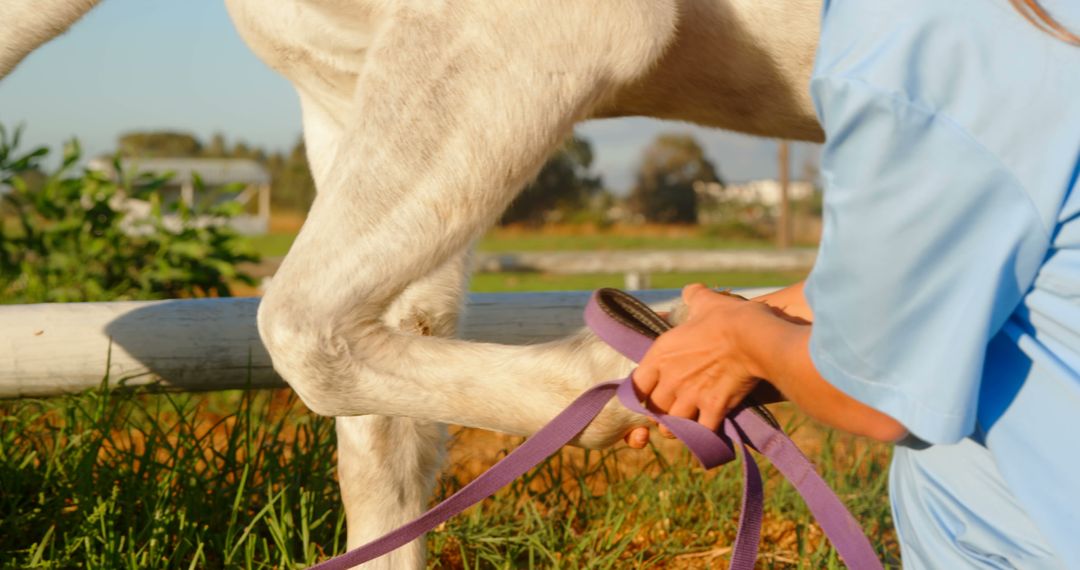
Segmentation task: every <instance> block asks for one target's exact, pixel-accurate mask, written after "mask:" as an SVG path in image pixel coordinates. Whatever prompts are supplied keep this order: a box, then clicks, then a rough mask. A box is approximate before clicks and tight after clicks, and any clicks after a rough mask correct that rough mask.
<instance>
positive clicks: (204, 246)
mask: <svg viewBox="0 0 1080 570" xmlns="http://www.w3.org/2000/svg"><path fill="white" fill-rule="evenodd" d="M19 135H20V132H19V130H16V131H15V132H14V133H13V134H9V133H8V131H7V130H6V129H4V128H3V126H0V192H3V209H0V302H5V303H35V302H71V301H105V300H116V299H161V298H170V297H199V296H227V295H229V294H231V291H230V288H229V282H230V281H238V282H242V283H247V284H254V281H253V279H252V278H251V277H250V276H248V275H246V274H245V273H243V272H241V271H239V270H238V269H237V264H239V263H241V262H254V261H257V257H256V256H255V255H254V254H253V253H251V252H249V251H246V250H245V249H244V248H243V246H242V243H241V241H240V240H239V239H238V238H239V236H238V235H237V234H236V232H235V231H233V230H232V229H231V228H229V227H228V226H227V225H226V224H225V223H224V222H225V221H227V220H228V219H229V218H231V217H233V216H235V215H237V214H239V213H240V209H241V208H240V205H239V204H236V203H229V202H226V203H222V204H216V205H215V204H209V203H205V202H204V203H202V204H198V205H195V206H191V207H189V206H187V205H185V204H184V203H182V202H177V203H172V204H163V203H162V201H161V197H160V194H159V193H158V190H159V189H161V188H162V186H164V185H165V184H166V183H167V182H168V181H169V178H170V175H165V176H153V175H149V174H137V175H134V176H130V175H127V174H125V173H123V172H122V171H121V169H120V164H119V161H114V168H115V170H116V173H117V174H116V175H115V176H114V175H110V174H105V173H102V172H97V171H92V170H85V169H84V170H82V171H81V173H79V172H78V171H77V170H78V169H77V166H76V165H77V163H78V162H79V159H80V156H81V150H80V148H79V145H78V142H77V141H74V140H73V141H71V142H70V143H68V144H67V145H66V146H65V147H64V149H63V156H62V159H61V162H60V165H59V167H57V168H56V170H55V171H53V172H50V173H46V174H44V175H42V174H41V172H42V169H41V163H42V161H43V160H44V158H45V157H46V156H47V155H48V153H49V151H48V149H46V148H36V149H34V150H31V151H29V152H27V153H24V154H19V153H18V152H17V147H18V144H19ZM197 186H198V184H197ZM227 190H229V189H227ZM133 200H139V201H142V204H143V205H144V206H145V205H148V208H146V209H147V210H148V211H147V212H142V213H135V212H134V211H133V210H132V205H133V204H138V202H134V201H133ZM172 213H175V214H176V216H172V217H173V220H172V221H169V220H168V219H167V217H166V215H167V214H172ZM177 220H178V223H177Z"/></svg>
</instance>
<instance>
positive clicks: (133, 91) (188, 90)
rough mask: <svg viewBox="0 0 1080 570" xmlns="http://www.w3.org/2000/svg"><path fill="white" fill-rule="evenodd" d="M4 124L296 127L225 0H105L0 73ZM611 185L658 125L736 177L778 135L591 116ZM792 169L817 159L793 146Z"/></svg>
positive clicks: (754, 170) (290, 98) (748, 172)
mask: <svg viewBox="0 0 1080 570" xmlns="http://www.w3.org/2000/svg"><path fill="white" fill-rule="evenodd" d="M0 123H2V124H4V125H5V126H7V127H12V126H14V125H17V124H24V125H25V127H26V130H25V133H24V140H25V141H26V143H27V144H28V145H30V144H33V145H37V144H45V145H49V146H52V147H54V148H55V147H57V146H58V145H59V144H60V143H61V142H63V141H64V140H66V139H68V138H70V137H72V136H77V137H78V138H79V139H80V141H81V142H82V144H83V147H84V148H85V149H86V151H87V154H88V155H90V156H93V155H96V154H101V153H107V152H111V151H112V150H113V148H114V147H115V141H116V137H117V135H118V134H119V133H122V132H126V131H131V130H150V129H172V130H182V131H188V132H192V133H194V134H196V135H197V136H199V137H201V138H202V139H203V140H204V141H206V140H209V138H210V135H211V134H212V133H214V132H222V133H224V134H225V135H226V137H227V139H228V140H229V141H230V142H235V141H236V140H244V141H245V142H247V143H249V144H251V145H255V146H261V147H264V148H268V149H271V150H284V149H287V148H289V147H291V146H292V144H293V142H294V141H295V140H296V139H297V137H298V136H299V135H300V111H299V105H298V103H297V99H296V96H295V94H294V93H293V90H292V88H291V87H290V85H289V83H288V82H287V81H285V80H284V79H283V78H281V77H280V76H278V75H277V74H275V73H274V72H272V71H271V70H270V69H269V68H267V67H266V66H265V65H263V63H262V62H261V61H259V60H258V59H257V58H256V57H255V56H254V55H253V54H252V53H251V51H250V50H248V48H247V47H246V46H245V45H244V43H243V42H242V41H241V40H240V37H239V36H238V35H237V33H236V31H235V30H234V29H233V27H232V23H231V22H230V20H229V17H228V14H227V13H226V11H225V6H224V3H223V2H222V1H221V0H109V1H107V2H103V3H102V5H101V6H100V7H98V8H97V9H95V10H94V11H92V12H90V13H89V14H88V15H87V16H86V17H85V18H84V19H83V20H82V21H80V22H79V23H77V24H76V25H75V26H74V28H73V29H72V30H71V31H70V32H69V33H67V34H66V35H64V36H62V37H60V38H58V39H57V40H55V41H53V42H52V43H50V44H47V45H46V46H44V47H43V48H41V49H39V50H38V51H37V52H35V53H33V54H31V55H30V56H29V57H28V58H27V59H26V60H25V61H24V62H23V63H22V64H21V65H20V66H19V67H18V68H17V69H16V70H15V71H14V72H13V73H12V74H11V75H9V76H8V77H7V78H5V79H4V80H2V81H0ZM578 132H579V133H580V134H582V135H584V136H585V137H586V138H588V139H589V140H591V141H592V142H593V145H594V147H595V151H596V166H597V169H598V170H599V171H600V172H601V173H602V174H603V175H604V180H605V183H606V185H607V186H608V187H609V188H611V189H613V190H615V191H617V192H624V191H626V190H628V189H629V187H630V185H631V184H632V182H633V173H634V170H635V168H636V165H637V161H638V158H639V157H640V155H641V152H642V150H643V149H644V147H645V146H646V145H648V144H649V142H650V141H651V140H652V139H653V138H654V137H655V136H656V135H657V134H659V133H665V132H690V133H692V134H694V135H695V136H697V137H698V140H699V141H700V142H701V143H702V144H703V145H704V146H705V148H706V151H707V153H708V155H709V157H710V158H711V159H712V160H713V161H714V162H715V163H716V164H717V165H718V166H719V168H720V172H721V173H722V175H723V176H724V177H726V178H727V179H729V180H748V179H753V178H772V177H775V176H776V160H775V156H776V143H775V141H771V140H766V139H760V138H754V137H747V136H741V135H736V134H732V133H724V132H721V131H717V130H710V129H704V128H700V127H696V126H692V125H687V124H682V123H671V122H662V121H655V120H651V119H642V118H630V119H614V120H604V121H592V122H589V123H586V124H584V125H581V126H579V128H578ZM793 154H794V158H793V160H792V169H793V172H794V173H795V174H796V175H798V174H799V173H801V172H802V171H803V164H804V163H805V162H807V161H813V160H816V154H817V150H816V148H815V147H813V146H812V145H797V148H796V149H795V152H794V153H793Z"/></svg>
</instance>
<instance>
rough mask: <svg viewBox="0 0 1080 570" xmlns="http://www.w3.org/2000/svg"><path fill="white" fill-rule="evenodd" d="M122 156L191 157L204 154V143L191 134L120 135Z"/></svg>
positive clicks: (146, 133) (119, 144)
mask: <svg viewBox="0 0 1080 570" xmlns="http://www.w3.org/2000/svg"><path fill="white" fill-rule="evenodd" d="M117 148H118V150H119V151H120V154H121V155H123V156H126V157H140V158H160V157H190V156H199V155H200V154H202V143H200V142H199V139H197V138H195V137H194V135H191V134H189V133H177V132H171V131H153V132H132V133H126V134H123V135H120V139H119V140H118V141H117Z"/></svg>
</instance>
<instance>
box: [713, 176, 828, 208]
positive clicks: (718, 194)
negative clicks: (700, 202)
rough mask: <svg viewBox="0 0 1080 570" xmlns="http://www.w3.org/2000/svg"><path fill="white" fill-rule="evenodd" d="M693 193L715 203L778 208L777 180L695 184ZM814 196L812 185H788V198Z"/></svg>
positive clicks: (799, 198) (778, 189)
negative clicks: (740, 203)
mask: <svg viewBox="0 0 1080 570" xmlns="http://www.w3.org/2000/svg"><path fill="white" fill-rule="evenodd" d="M694 191H695V192H697V193H698V196H699V197H704V198H708V199H709V200H710V201H715V202H742V203H745V204H760V205H762V206H765V207H767V208H778V207H780V193H781V190H780V181H779V180H751V181H749V182H738V183H734V184H727V185H721V184H720V183H718V182H695V183H694ZM813 195H814V185H813V184H811V183H810V182H807V181H805V180H793V181H791V182H790V183H788V198H789V199H791V200H805V199H807V198H810V197H811V196H813Z"/></svg>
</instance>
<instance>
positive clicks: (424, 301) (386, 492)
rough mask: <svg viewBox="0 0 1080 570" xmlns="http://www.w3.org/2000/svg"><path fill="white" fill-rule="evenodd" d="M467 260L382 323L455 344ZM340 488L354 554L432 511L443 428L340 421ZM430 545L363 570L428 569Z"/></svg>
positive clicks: (406, 297) (418, 288) (460, 259)
mask: <svg viewBox="0 0 1080 570" xmlns="http://www.w3.org/2000/svg"><path fill="white" fill-rule="evenodd" d="M465 258H466V256H465V255H458V256H456V258H454V259H452V260H451V261H450V262H449V263H447V264H446V265H444V266H443V267H442V268H440V269H439V270H437V271H436V272H435V273H434V274H432V275H430V276H428V277H426V278H424V279H422V280H420V281H418V282H416V283H414V284H412V285H411V286H409V288H408V289H406V290H405V292H404V294H402V295H401V296H400V297H398V298H397V300H396V301H395V302H394V304H393V305H392V306H391V307H390V310H389V311H388V312H387V314H386V315H385V316H384V318H383V322H384V323H385V324H386V325H387V326H389V327H393V328H396V329H397V330H399V331H401V332H402V333H403V334H413V335H417V336H440V337H451V336H453V335H454V333H455V330H456V325H457V320H458V313H459V310H460V307H461V297H462V292H463V290H464V285H465V281H466V279H467V274H466V259H465ZM336 422H337V441H338V481H339V482H340V484H341V496H342V501H343V502H344V506H345V515H346V521H347V523H348V527H347V528H348V547H349V548H356V547H357V546H360V545H361V544H364V543H366V542H369V541H371V540H373V539H375V538H377V537H379V536H382V535H384V534H386V533H388V532H390V531H391V530H393V529H395V528H397V527H399V526H401V525H403V524H405V523H407V522H408V521H410V520H412V519H414V518H416V517H417V516H418V515H419V514H420V513H421V512H423V511H424V509H425V508H426V507H427V504H428V501H429V499H430V497H431V492H432V489H433V487H434V484H435V479H436V475H437V473H438V469H439V467H440V465H441V464H442V459H443V456H444V452H445V446H446V429H445V425H444V424H440V423H437V422H431V421H428V420H421V419H413V418H406V417H389V416H376V415H370V416H342V417H338V418H337V419H336ZM425 555H426V549H425V544H424V541H422V540H417V541H414V542H413V543H412V544H409V545H408V546H405V547H403V548H399V549H397V550H395V551H394V552H391V553H390V554H387V555H386V556H383V557H381V558H379V559H377V560H373V561H372V562H370V563H369V564H367V565H365V568H370V569H375V568H381V569H386V570H396V569H399V568H423V567H424V560H425Z"/></svg>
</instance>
